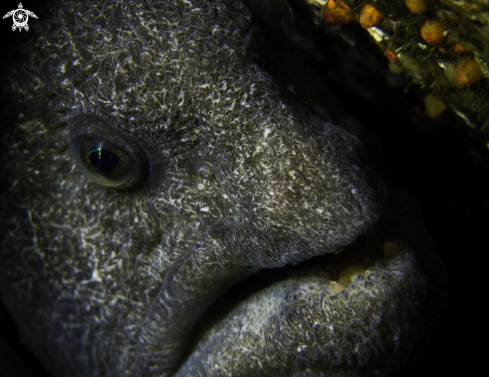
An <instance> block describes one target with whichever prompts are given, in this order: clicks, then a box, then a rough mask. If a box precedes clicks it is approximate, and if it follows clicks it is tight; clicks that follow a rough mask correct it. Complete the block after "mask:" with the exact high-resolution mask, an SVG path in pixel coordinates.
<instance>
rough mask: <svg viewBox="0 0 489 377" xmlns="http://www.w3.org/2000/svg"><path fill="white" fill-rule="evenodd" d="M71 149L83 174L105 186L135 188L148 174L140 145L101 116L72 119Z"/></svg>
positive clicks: (146, 160) (83, 116) (144, 155)
mask: <svg viewBox="0 0 489 377" xmlns="http://www.w3.org/2000/svg"><path fill="white" fill-rule="evenodd" d="M70 148H71V151H72V153H73V156H74V157H75V161H76V165H77V166H78V168H80V170H81V171H82V172H83V174H84V175H85V176H86V177H88V178H90V179H91V180H92V181H94V182H96V183H98V184H100V185H102V186H106V187H111V188H114V189H117V190H122V189H132V188H136V187H138V186H140V185H141V184H142V183H143V182H144V181H145V179H146V177H147V173H148V159H147V157H146V154H145V153H144V151H143V150H142V148H141V147H140V146H139V144H138V143H137V142H136V141H135V140H133V139H131V138H130V137H129V136H127V135H125V134H123V133H122V132H120V131H118V130H116V129H115V128H114V127H112V126H111V125H109V124H108V123H107V122H105V121H104V120H103V119H101V118H99V117H97V116H94V115H81V116H78V117H76V118H74V119H73V120H72V121H71V123H70Z"/></svg>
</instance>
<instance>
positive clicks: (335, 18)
mask: <svg viewBox="0 0 489 377" xmlns="http://www.w3.org/2000/svg"><path fill="white" fill-rule="evenodd" d="M323 18H324V20H325V21H326V22H327V23H328V24H340V25H348V24H351V23H352V22H353V21H355V19H356V18H357V15H356V13H355V12H353V11H352V10H351V9H350V8H349V7H348V5H346V4H345V3H344V2H342V1H333V0H329V1H328V2H327V4H326V7H325V9H324V12H323Z"/></svg>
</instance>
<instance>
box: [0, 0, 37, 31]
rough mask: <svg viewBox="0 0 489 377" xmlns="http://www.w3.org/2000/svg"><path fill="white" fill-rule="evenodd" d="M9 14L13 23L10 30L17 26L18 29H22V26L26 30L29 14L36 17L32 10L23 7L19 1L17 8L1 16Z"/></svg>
mask: <svg viewBox="0 0 489 377" xmlns="http://www.w3.org/2000/svg"><path fill="white" fill-rule="evenodd" d="M10 16H12V20H13V21H14V24H13V25H12V30H14V31H15V29H17V28H19V31H22V28H24V29H25V30H26V31H27V30H29V25H27V21H28V20H29V16H31V17H34V18H37V16H36V15H35V14H34V12H31V11H30V10H27V9H24V6H23V5H22V3H19V8H18V9H14V10H11V11H10V12H8V13H7V14H6V15H5V16H3V18H7V17H10Z"/></svg>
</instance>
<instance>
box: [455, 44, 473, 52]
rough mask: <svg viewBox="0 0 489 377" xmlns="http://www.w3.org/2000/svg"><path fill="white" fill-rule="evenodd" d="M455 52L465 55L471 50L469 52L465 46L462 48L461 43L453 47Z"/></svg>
mask: <svg viewBox="0 0 489 377" xmlns="http://www.w3.org/2000/svg"><path fill="white" fill-rule="evenodd" d="M453 52H454V53H455V54H465V53H468V52H469V50H467V49H466V48H465V47H464V46H462V45H461V44H460V43H455V44H454V45H453Z"/></svg>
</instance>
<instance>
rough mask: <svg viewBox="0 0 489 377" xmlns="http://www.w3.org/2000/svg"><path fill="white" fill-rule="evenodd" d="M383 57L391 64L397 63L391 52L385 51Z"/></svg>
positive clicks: (396, 57)
mask: <svg viewBox="0 0 489 377" xmlns="http://www.w3.org/2000/svg"><path fill="white" fill-rule="evenodd" d="M384 55H385V57H386V58H387V59H389V61H390V62H391V63H399V57H398V56H397V55H396V54H395V53H394V52H392V51H391V50H385V52H384Z"/></svg>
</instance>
